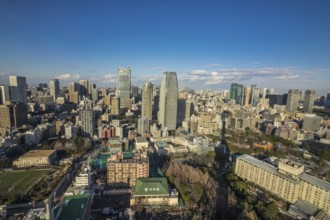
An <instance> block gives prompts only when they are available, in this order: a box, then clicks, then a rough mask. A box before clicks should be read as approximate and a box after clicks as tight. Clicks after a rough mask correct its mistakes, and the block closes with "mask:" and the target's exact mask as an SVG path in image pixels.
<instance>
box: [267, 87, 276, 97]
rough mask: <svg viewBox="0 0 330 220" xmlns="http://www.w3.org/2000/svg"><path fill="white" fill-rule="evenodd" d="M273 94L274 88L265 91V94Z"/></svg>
mask: <svg viewBox="0 0 330 220" xmlns="http://www.w3.org/2000/svg"><path fill="white" fill-rule="evenodd" d="M274 93H275V89H274V88H270V89H267V94H270V95H273V94H274Z"/></svg>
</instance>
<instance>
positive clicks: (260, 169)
mask: <svg viewBox="0 0 330 220" xmlns="http://www.w3.org/2000/svg"><path fill="white" fill-rule="evenodd" d="M235 173H236V175H238V176H239V177H241V178H243V179H245V180H247V181H249V182H253V183H254V184H256V185H258V186H260V187H261V188H263V189H265V190H267V191H269V192H271V193H272V194H274V195H276V196H278V197H280V198H282V199H283V200H285V201H287V202H289V203H292V204H293V203H295V202H297V201H298V200H305V201H307V202H309V203H311V204H313V205H315V206H317V207H318V208H321V209H324V210H325V211H326V212H327V213H330V183H329V182H326V181H323V180H321V179H319V178H316V177H314V176H311V175H309V174H307V173H304V166H303V165H301V164H298V163H296V162H294V161H290V160H281V161H280V162H279V165H278V167H275V166H273V165H271V164H268V163H266V162H263V161H261V160H258V159H256V158H254V157H252V156H249V155H242V156H240V157H238V158H237V161H236V166H235Z"/></svg>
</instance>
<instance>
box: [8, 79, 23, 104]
mask: <svg viewBox="0 0 330 220" xmlns="http://www.w3.org/2000/svg"><path fill="white" fill-rule="evenodd" d="M9 84H10V100H12V101H17V102H22V103H25V104H26V103H27V93H26V89H27V88H26V78H25V77H24V76H9Z"/></svg>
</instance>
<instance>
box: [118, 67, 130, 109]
mask: <svg viewBox="0 0 330 220" xmlns="http://www.w3.org/2000/svg"><path fill="white" fill-rule="evenodd" d="M130 96H131V68H130V67H127V68H122V67H119V68H118V85H117V97H119V98H120V108H129V107H130Z"/></svg>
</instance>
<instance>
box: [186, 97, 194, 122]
mask: <svg viewBox="0 0 330 220" xmlns="http://www.w3.org/2000/svg"><path fill="white" fill-rule="evenodd" d="M193 111H194V105H193V103H192V101H191V100H190V99H187V101H186V112H185V118H184V120H185V121H189V120H190V116H191V115H192V114H193Z"/></svg>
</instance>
